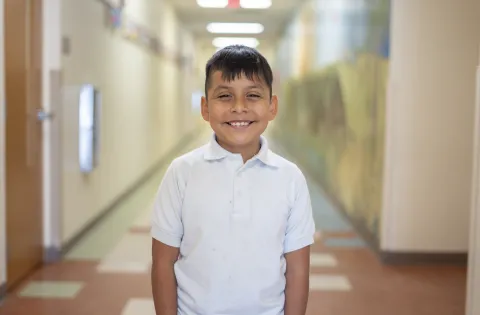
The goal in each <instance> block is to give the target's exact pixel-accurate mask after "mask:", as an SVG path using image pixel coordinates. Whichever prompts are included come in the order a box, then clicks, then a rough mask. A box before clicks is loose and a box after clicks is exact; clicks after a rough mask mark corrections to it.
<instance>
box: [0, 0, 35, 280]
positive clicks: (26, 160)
mask: <svg viewBox="0 0 480 315" xmlns="http://www.w3.org/2000/svg"><path fill="white" fill-rule="evenodd" d="M4 5H5V7H4V10H5V11H4V12H5V37H4V38H5V93H6V95H5V98H6V206H7V208H6V214H7V287H8V288H10V289H11V288H12V286H13V285H15V284H17V283H18V282H19V281H20V280H21V279H22V278H24V277H25V276H26V275H28V273H29V272H31V271H32V270H33V269H34V268H35V267H37V266H39V264H41V262H42V259H43V257H42V256H43V249H42V238H43V235H42V234H43V232H42V219H43V218H42V125H41V122H40V121H39V120H38V119H37V111H38V110H39V106H41V104H42V98H41V91H42V89H41V87H42V85H41V83H42V82H41V78H42V71H41V70H42V68H41V65H42V58H41V57H42V55H41V51H42V47H41V44H42V19H41V17H42V1H41V0H4Z"/></svg>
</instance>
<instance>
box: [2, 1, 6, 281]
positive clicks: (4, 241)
mask: <svg viewBox="0 0 480 315" xmlns="http://www.w3.org/2000/svg"><path fill="white" fill-rule="evenodd" d="M3 23H4V19H3V0H0V38H1V40H0V286H2V285H3V284H4V283H5V282H6V280H7V270H6V265H7V262H6V260H7V257H6V253H5V247H6V241H7V240H6V233H5V230H6V223H5V222H6V216H5V68H4V47H3V42H4V27H3Z"/></svg>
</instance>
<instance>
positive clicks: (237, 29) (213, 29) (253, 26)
mask: <svg viewBox="0 0 480 315" xmlns="http://www.w3.org/2000/svg"><path fill="white" fill-rule="evenodd" d="M263 30H264V27H263V25H262V24H259V23H210V24H208V25H207V31H209V32H210V33H217V34H260V33H262V32H263Z"/></svg>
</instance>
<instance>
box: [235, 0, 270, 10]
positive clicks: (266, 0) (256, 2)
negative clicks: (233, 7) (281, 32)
mask: <svg viewBox="0 0 480 315" xmlns="http://www.w3.org/2000/svg"><path fill="white" fill-rule="evenodd" d="M240 6H241V7H242V8H244V9H268V8H270V7H271V6H272V0H240Z"/></svg>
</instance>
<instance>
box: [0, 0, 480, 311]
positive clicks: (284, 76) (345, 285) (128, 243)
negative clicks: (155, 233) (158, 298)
mask: <svg viewBox="0 0 480 315" xmlns="http://www.w3.org/2000/svg"><path fill="white" fill-rule="evenodd" d="M0 34H2V36H1V37H2V39H1V40H0V315H29V314H33V315H154V309H153V302H152V289H151V280H150V268H151V250H152V249H151V244H152V238H151V236H150V215H151V206H152V202H153V198H154V195H155V193H156V191H157V188H158V186H159V184H160V182H161V180H162V178H163V175H164V173H165V171H166V168H167V166H168V165H169V163H170V162H171V161H172V160H173V159H174V158H175V157H177V156H179V155H181V154H182V153H185V152H188V151H190V150H192V149H193V148H197V147H199V146H200V145H202V144H204V143H206V142H207V141H209V139H210V137H211V132H212V131H211V129H210V126H209V124H208V123H206V122H205V121H204V119H203V117H202V111H201V104H202V97H204V96H205V94H206V91H205V90H206V89H207V91H209V93H207V95H210V94H211V93H213V92H215V91H217V89H218V88H222V89H224V90H225V91H228V92H229V93H230V94H231V95H225V96H228V97H227V98H223V96H224V95H220V94H219V95H217V96H218V100H215V97H212V98H209V100H208V101H207V103H208V105H209V108H210V109H211V108H212V104H213V106H216V107H214V108H213V110H211V111H210V112H209V115H212V116H210V119H211V120H213V121H221V122H222V123H223V122H228V123H229V124H230V125H231V126H232V127H234V128H246V130H247V132H250V131H251V130H252V129H248V128H250V123H252V122H254V123H256V122H258V121H257V120H259V121H261V120H262V117H263V119H266V117H267V115H268V117H269V118H271V117H272V116H270V114H275V117H274V120H273V121H271V122H270V124H269V125H268V128H267V132H266V134H265V136H266V137H267V139H268V141H269V144H270V146H271V148H272V150H273V151H275V152H277V153H279V154H280V155H281V156H284V157H285V158H287V159H288V160H291V161H292V162H294V163H295V164H297V165H298V166H299V167H300V169H301V170H302V171H303V173H304V174H305V176H306V178H307V181H308V186H309V190H310V197H311V201H312V205H313V216H314V220H315V224H316V234H315V235H316V236H315V243H314V244H313V245H312V252H311V257H310V258H311V259H310V261H311V271H310V298H309V304H308V311H307V314H308V315H480V132H479V130H480V50H479V47H480V2H479V1H478V0H464V1H458V0H441V1H401V0H399V1H394V0H38V1H37V0H0ZM232 45H242V46H244V48H242V49H239V50H238V51H237V52H236V53H234V54H230V53H228V54H227V56H224V57H225V60H230V59H229V58H234V60H233V61H232V62H227V63H226V64H227V65H228V66H226V67H227V68H228V67H229V66H230V65H232V67H233V63H235V64H240V65H241V68H242V69H243V71H244V72H246V74H247V77H248V73H249V71H250V70H252V69H253V72H254V73H256V72H258V73H257V74H259V76H258V78H257V79H260V82H261V83H262V84H260V85H255V86H253V85H251V84H250V82H247V83H248V84H249V85H248V86H247V83H245V82H246V81H245V80H243V79H244V78H242V79H241V80H239V81H237V80H233V81H228V80H224V79H225V78H222V77H221V76H219V75H218V73H216V72H215V71H213V72H210V73H208V74H207V73H206V65H207V64H209V60H212V56H219V55H218V54H217V52H218V51H220V50H221V49H223V48H225V47H227V46H232ZM245 47H248V48H245ZM249 48H255V49H256V51H252V50H251V49H249ZM235 49H236V48H235ZM223 52H225V51H223ZM258 53H259V54H261V55H262V56H263V57H264V58H262V57H261V56H260V55H259V54H258ZM220 55H222V54H220ZM252 56H255V59H251V58H252ZM236 58H238V59H236ZM213 59H215V58H213ZM264 59H265V60H264ZM222 60H223V59H222ZM238 60H240V61H241V62H239V61H238ZM247 60H249V62H247ZM254 60H255V61H254ZM230 61H231V60H230ZM244 61H245V64H244ZM250 61H251V62H250ZM221 63H222V62H220V61H218V60H217V62H216V63H215V65H217V66H218V65H219V64H221ZM233 68H235V67H233ZM213 69H217V68H216V66H214V67H213ZM235 69H237V68H235ZM245 69H246V70H245ZM222 72H223V74H226V72H228V71H225V69H224V68H222ZM234 72H235V71H233V72H232V73H234ZM232 73H228V74H232ZM207 78H208V80H207ZM254 81H255V82H257V81H256V80H254ZM242 84H245V86H243V85H242ZM214 86H216V88H213V87H214ZM240 86H241V89H240ZM257 90H258V91H257ZM246 91H248V93H247V92H246ZM252 91H254V92H255V93H257V92H258V93H259V94H261V95H257V94H255V93H251V92H252ZM267 94H268V95H269V96H270V98H269V99H268V98H267V97H266V95H267ZM273 95H274V96H275V97H278V98H275V97H273ZM212 96H214V94H212ZM231 96H233V97H231ZM220 98H221V99H222V100H226V101H225V103H223V101H222V103H220ZM211 100H214V101H211ZM275 100H278V112H277V111H275V106H273V107H272V104H273V105H275ZM253 101H255V102H257V101H258V103H251V102H253ZM267 101H270V102H267ZM204 104H205V103H204ZM219 104H221V106H219ZM224 105H225V106H229V107H223V106H224ZM262 105H264V106H268V108H269V109H273V111H269V112H268V114H267V111H266V110H265V108H266V107H262ZM239 108H241V109H243V110H244V111H245V112H248V115H245V117H243V116H242V117H241V119H245V121H242V122H241V123H240V124H239V123H238V121H234V120H237V119H240V118H239V117H237V116H233V115H234V113H235V111H234V110H237V111H238V109H239ZM254 126H258V125H254ZM227 128H229V127H227ZM228 130H230V129H228ZM249 130H250V131H249ZM254 130H255V129H254ZM264 157H265V156H260V157H259V158H260V159H262V158H264ZM267 162H268V159H267ZM267 164H268V163H267ZM258 174H260V173H258ZM255 175H257V173H255ZM201 178H202V179H203V178H205V177H201ZM207 178H213V177H207ZM218 178H220V179H223V178H222V177H218ZM243 178H245V177H243ZM263 179H264V178H263V177H262V180H263ZM241 181H243V179H242V180H241ZM212 182H213V181H212ZM259 182H260V181H258V182H257V181H256V180H255V184H256V185H258V184H259ZM244 184H248V183H247V182H245V183H244ZM241 185H243V183H241ZM202 187H203V186H202ZM236 188H237V187H236ZM250 189H251V187H250ZM256 191H257V190H255V192H256ZM273 191H274V190H273V189H270V193H272V192H273ZM237 193H238V196H240V193H243V192H240V191H237ZM238 199H239V200H241V201H242V202H243V201H245V200H247V199H244V198H238ZM269 199H270V198H269ZM271 199H273V200H276V199H275V198H271ZM227 201H229V200H226V202H227ZM230 201H232V200H230ZM172 208H174V207H172ZM240 208H242V209H243V208H244V207H243V206H241V207H238V209H240ZM245 208H247V207H245ZM262 209H263V208H262ZM274 210H276V209H274ZM284 211H286V207H285V209H284ZM265 217H266V216H265ZM202 219H205V220H208V221H203V222H206V224H208V223H209V222H218V221H216V220H215V218H211V217H210V216H203V217H202ZM210 220H211V221H210ZM162 222H170V220H169V219H165V220H162ZM203 222H202V223H203ZM255 222H257V221H255ZM290 222H291V221H290ZM218 226H220V225H218ZM259 226H260V225H259ZM262 226H263V225H262ZM177 227H178V228H180V224H178V226H177ZM222 235H223V234H222ZM187 243H188V242H187ZM228 244H230V243H228ZM230 248H231V249H232V250H233V249H235V250H236V247H234V246H231V247H230ZM259 251H261V249H259ZM190 257H191V256H190ZM229 257H230V259H234V258H232V257H234V256H233V255H232V256H229ZM195 265H196V263H195ZM229 266H230V265H229ZM241 266H243V267H245V268H243V269H248V268H246V265H241ZM233 268H235V270H237V269H238V268H236V267H233ZM233 268H232V269H233ZM255 270H257V269H255ZM262 275H263V274H262ZM231 296H233V294H232V295H231ZM202 315H211V314H202ZM225 315H228V314H225ZM245 315H258V314H245Z"/></svg>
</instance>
